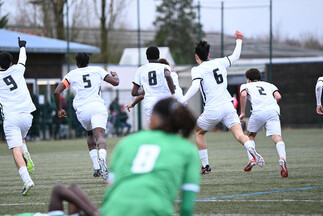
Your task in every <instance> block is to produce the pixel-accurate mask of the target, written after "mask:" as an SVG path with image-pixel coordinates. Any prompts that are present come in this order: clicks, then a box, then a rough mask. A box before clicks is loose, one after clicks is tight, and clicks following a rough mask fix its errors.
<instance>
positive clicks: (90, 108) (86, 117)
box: [76, 102, 108, 131]
mask: <svg viewBox="0 0 323 216" xmlns="http://www.w3.org/2000/svg"><path fill="white" fill-rule="evenodd" d="M76 116H77V119H78V120H79V122H80V123H81V124H82V126H83V127H84V129H85V130H86V131H91V130H93V129H94V128H97V127H100V128H103V129H106V126H107V121H108V110H107V107H106V106H105V105H104V104H103V103H100V102H92V103H88V104H86V105H83V106H81V107H78V108H77V111H76Z"/></svg>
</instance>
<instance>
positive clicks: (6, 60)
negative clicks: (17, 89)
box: [0, 52, 13, 70]
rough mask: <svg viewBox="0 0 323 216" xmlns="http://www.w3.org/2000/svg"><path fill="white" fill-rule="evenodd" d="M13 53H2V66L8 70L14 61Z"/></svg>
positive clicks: (0, 59)
mask: <svg viewBox="0 0 323 216" xmlns="http://www.w3.org/2000/svg"><path fill="white" fill-rule="evenodd" d="M12 59H13V57H12V55H11V54H10V53H8V52H2V53H0V67H1V68H2V69H5V70H7V69H8V68H9V67H10V65H11V63H12Z"/></svg>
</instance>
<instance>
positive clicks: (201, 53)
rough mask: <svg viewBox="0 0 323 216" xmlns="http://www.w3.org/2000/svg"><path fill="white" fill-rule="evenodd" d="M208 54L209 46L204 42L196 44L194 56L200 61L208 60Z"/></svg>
mask: <svg viewBox="0 0 323 216" xmlns="http://www.w3.org/2000/svg"><path fill="white" fill-rule="evenodd" d="M209 53H210V44H208V43H207V42H206V41H200V42H198V43H196V46H195V54H196V55H197V56H198V57H199V58H200V59H201V60H202V61H206V60H208V57H209Z"/></svg>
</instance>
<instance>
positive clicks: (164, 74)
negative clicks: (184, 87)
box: [131, 46, 175, 121]
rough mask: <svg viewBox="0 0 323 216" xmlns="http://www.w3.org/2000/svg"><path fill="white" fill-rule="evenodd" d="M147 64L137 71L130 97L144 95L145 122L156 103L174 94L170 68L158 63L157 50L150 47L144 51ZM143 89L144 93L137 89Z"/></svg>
mask: <svg viewBox="0 0 323 216" xmlns="http://www.w3.org/2000/svg"><path fill="white" fill-rule="evenodd" d="M146 56H147V60H148V62H149V63H147V64H145V65H143V66H141V67H140V68H138V69H137V71H136V74H135V80H134V81H133V88H132V92H131V94H132V96H139V95H143V94H144V95H145V97H144V109H145V111H146V117H147V120H148V121H149V120H150V116H151V112H152V109H153V107H154V105H155V104H156V103H157V101H159V100H161V99H163V98H166V97H171V96H172V95H173V94H175V90H174V83H173V80H172V77H171V72H170V71H171V68H170V67H169V66H168V65H165V64H161V63H159V62H158V59H159V49H158V48H157V47H154V46H151V47H148V48H147V50H146ZM141 86H142V87H143V90H144V91H140V90H139V88H140V87H141Z"/></svg>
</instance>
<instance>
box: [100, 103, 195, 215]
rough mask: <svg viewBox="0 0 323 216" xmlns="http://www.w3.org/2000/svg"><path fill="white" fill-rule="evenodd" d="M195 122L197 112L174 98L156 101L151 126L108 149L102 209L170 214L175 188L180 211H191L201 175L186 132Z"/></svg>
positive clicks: (105, 211)
mask: <svg viewBox="0 0 323 216" xmlns="http://www.w3.org/2000/svg"><path fill="white" fill-rule="evenodd" d="M194 125H195V117H194V116H193V115H192V113H191V112H190V111H189V110H188V109H187V108H186V107H184V106H183V105H182V104H181V103H179V102H177V100H175V99H173V98H166V99H162V100H160V101H159V102H157V103H156V105H155V107H154V108H153V111H152V115H151V120H150V129H151V130H146V131H140V132H138V133H135V134H132V135H129V136H127V137H126V138H124V139H122V140H121V141H120V143H119V144H118V145H117V147H116V149H115V150H114V152H113V154H112V158H111V175H109V181H110V182H111V181H112V183H113V184H112V186H111V187H110V188H109V189H108V190H107V192H106V193H105V194H104V197H103V203H102V207H101V215H110V216H117V215H118V216H119V215H123V216H126V215H132V216H139V215H140V216H141V215H156V216H157V215H162V216H164V215H172V214H173V211H174V210H173V202H174V200H175V199H176V196H177V194H178V190H179V188H181V190H182V200H183V201H182V207H181V213H180V215H186V216H189V215H193V212H194V202H195V196H196V192H198V191H199V182H200V176H201V175H200V173H199V166H200V165H199V158H198V157H199V156H198V152H197V149H196V146H194V145H193V144H192V143H190V142H189V141H188V140H187V139H186V138H187V137H188V136H189V135H190V134H191V131H192V130H193V129H194ZM177 133H180V136H179V135H177ZM112 177H113V178H112Z"/></svg>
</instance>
